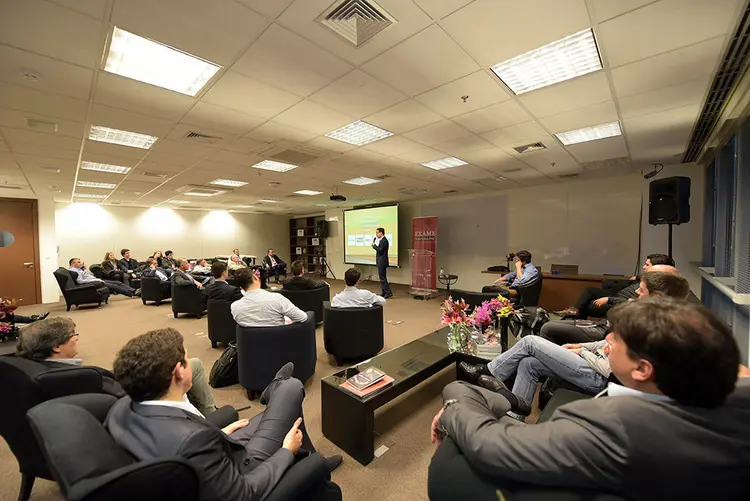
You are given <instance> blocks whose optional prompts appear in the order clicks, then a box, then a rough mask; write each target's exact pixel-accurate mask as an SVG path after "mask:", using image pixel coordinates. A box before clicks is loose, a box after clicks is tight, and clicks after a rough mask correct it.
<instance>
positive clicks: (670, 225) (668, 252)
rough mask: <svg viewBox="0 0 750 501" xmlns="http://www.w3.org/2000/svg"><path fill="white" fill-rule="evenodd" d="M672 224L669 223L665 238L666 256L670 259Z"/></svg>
mask: <svg viewBox="0 0 750 501" xmlns="http://www.w3.org/2000/svg"><path fill="white" fill-rule="evenodd" d="M672 226H674V225H673V224H672V223H669V233H668V236H667V256H669V257H672Z"/></svg>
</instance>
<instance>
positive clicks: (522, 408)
mask: <svg viewBox="0 0 750 501" xmlns="http://www.w3.org/2000/svg"><path fill="white" fill-rule="evenodd" d="M478 382H479V386H481V387H482V388H487V389H488V390H490V391H494V392H495V393H497V394H499V395H502V396H504V397H505V398H506V399H507V400H508V402H510V410H511V411H513V412H515V413H516V414H520V415H522V416H528V415H529V414H531V405H530V404H529V403H528V402H526V401H525V400H523V399H521V398H518V397H517V396H516V395H515V394H514V393H513V392H511V391H510V390H509V389H508V387H507V386H505V384H504V383H503V382H502V381H500V380H499V379H497V378H494V377H492V376H479V381H478Z"/></svg>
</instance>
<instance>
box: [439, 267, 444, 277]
mask: <svg viewBox="0 0 750 501" xmlns="http://www.w3.org/2000/svg"><path fill="white" fill-rule="evenodd" d="M438 276H440V277H442V276H443V269H442V268H440V275H438Z"/></svg>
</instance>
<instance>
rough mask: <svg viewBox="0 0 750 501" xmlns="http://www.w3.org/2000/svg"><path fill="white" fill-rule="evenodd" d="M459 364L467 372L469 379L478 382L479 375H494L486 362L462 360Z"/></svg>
mask: <svg viewBox="0 0 750 501" xmlns="http://www.w3.org/2000/svg"><path fill="white" fill-rule="evenodd" d="M458 366H459V367H460V368H461V370H462V371H463V372H464V374H466V376H467V378H468V379H469V381H471V382H474V383H476V382H477V380H478V379H479V376H492V373H491V372H490V370H489V369H488V368H487V366H486V365H485V364H477V365H474V364H470V363H468V362H460V363H459V364H458Z"/></svg>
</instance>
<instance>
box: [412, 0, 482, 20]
mask: <svg viewBox="0 0 750 501" xmlns="http://www.w3.org/2000/svg"><path fill="white" fill-rule="evenodd" d="M414 1H415V2H416V3H417V5H419V6H420V7H422V10H424V11H425V12H427V13H428V14H429V15H430V17H431V18H432V19H434V20H435V21H439V20H440V19H442V18H444V17H445V16H447V15H448V14H451V13H453V12H455V11H457V10H458V9H460V8H461V7H463V6H464V5H466V4H467V3H470V2H472V1H473V0H437V1H436V0H414Z"/></svg>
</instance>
